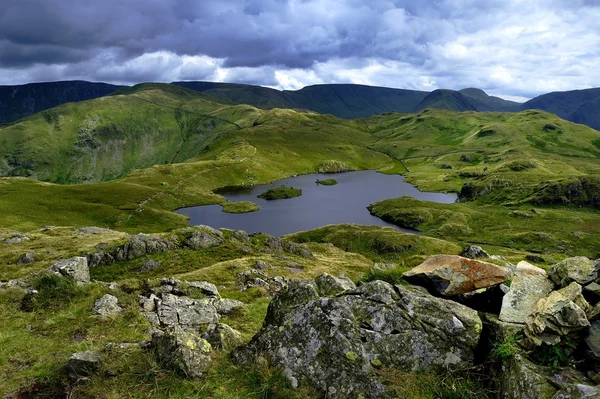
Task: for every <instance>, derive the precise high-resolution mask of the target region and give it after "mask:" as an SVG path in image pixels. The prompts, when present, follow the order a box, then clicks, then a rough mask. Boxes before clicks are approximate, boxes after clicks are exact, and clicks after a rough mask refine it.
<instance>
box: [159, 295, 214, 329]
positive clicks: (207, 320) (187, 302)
mask: <svg viewBox="0 0 600 399" xmlns="http://www.w3.org/2000/svg"><path fill="white" fill-rule="evenodd" d="M156 314H157V315H158V320H159V321H160V325H161V326H163V327H173V326H179V327H182V328H184V329H196V328H198V327H199V326H202V325H208V324H216V323H218V322H219V318H220V317H219V314H218V313H217V309H216V308H215V305H214V299H192V298H188V297H178V296H175V295H172V294H167V293H164V294H162V295H161V301H160V302H159V303H158V304H157V306H156Z"/></svg>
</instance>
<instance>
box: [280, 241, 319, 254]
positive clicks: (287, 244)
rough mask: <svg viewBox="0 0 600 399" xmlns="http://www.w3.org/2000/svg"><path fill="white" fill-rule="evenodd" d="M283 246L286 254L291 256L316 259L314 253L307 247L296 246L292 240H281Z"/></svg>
mask: <svg viewBox="0 0 600 399" xmlns="http://www.w3.org/2000/svg"><path fill="white" fill-rule="evenodd" d="M281 246H282V248H283V250H284V251H285V252H288V253H290V254H294V255H298V256H301V257H303V258H314V255H313V253H312V252H311V251H310V249H309V248H308V247H307V246H306V245H303V244H296V243H295V242H292V241H290V240H281Z"/></svg>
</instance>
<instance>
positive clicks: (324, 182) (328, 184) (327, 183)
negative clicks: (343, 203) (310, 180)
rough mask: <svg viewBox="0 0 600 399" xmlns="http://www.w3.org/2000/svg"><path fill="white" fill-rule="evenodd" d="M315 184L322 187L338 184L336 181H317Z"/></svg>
mask: <svg viewBox="0 0 600 399" xmlns="http://www.w3.org/2000/svg"><path fill="white" fill-rule="evenodd" d="M317 184H320V185H322V186H335V185H336V184H338V181H337V180H335V179H325V180H318V179H317Z"/></svg>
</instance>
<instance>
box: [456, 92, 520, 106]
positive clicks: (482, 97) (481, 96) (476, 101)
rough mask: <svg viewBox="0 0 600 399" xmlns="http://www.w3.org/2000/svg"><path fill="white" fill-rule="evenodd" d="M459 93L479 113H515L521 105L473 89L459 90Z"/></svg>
mask: <svg viewBox="0 0 600 399" xmlns="http://www.w3.org/2000/svg"><path fill="white" fill-rule="evenodd" d="M459 93H460V94H462V95H463V96H464V97H466V98H467V100H469V102H470V103H471V104H472V105H474V106H475V108H476V109H477V111H479V112H488V111H489V112H492V111H496V112H516V111H519V110H520V109H521V105H522V104H521V103H518V102H515V101H508V100H505V99H503V98H500V97H494V96H490V95H488V94H487V93H486V92H485V91H483V90H481V89H476V88H473V87H469V88H466V89H462V90H459Z"/></svg>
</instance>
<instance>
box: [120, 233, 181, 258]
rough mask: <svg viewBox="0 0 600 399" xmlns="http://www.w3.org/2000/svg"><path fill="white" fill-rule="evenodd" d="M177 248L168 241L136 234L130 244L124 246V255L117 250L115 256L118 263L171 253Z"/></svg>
mask: <svg viewBox="0 0 600 399" xmlns="http://www.w3.org/2000/svg"><path fill="white" fill-rule="evenodd" d="M175 248H177V245H176V244H175V243H174V242H172V241H169V240H167V239H164V238H160V237H155V236H151V235H147V234H136V235H134V236H132V237H131V238H130V239H129V242H127V243H126V244H124V245H123V246H122V253H121V252H119V251H118V250H117V251H116V252H115V254H114V255H113V256H114V257H115V259H117V260H118V261H121V260H133V259H137V258H141V257H142V256H146V255H151V254H155V253H160V252H166V251H170V250H173V249H175Z"/></svg>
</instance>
